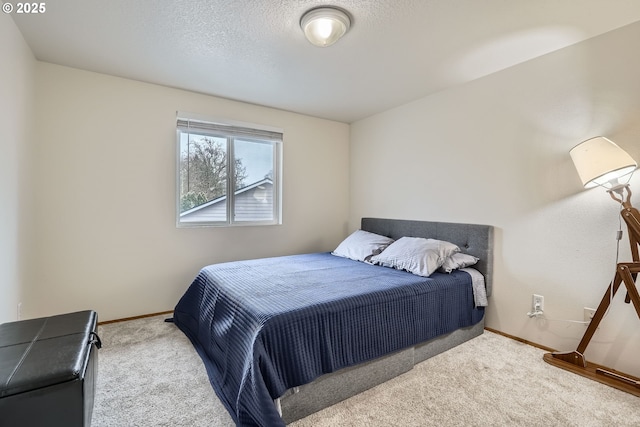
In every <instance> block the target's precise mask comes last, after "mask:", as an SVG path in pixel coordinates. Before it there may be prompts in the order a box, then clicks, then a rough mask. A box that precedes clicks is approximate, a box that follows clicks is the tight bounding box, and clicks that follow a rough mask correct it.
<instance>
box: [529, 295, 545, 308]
mask: <svg viewBox="0 0 640 427" xmlns="http://www.w3.org/2000/svg"><path fill="white" fill-rule="evenodd" d="M536 310H538V311H544V297H543V296H542V295H537V294H533V298H532V300H531V311H536Z"/></svg>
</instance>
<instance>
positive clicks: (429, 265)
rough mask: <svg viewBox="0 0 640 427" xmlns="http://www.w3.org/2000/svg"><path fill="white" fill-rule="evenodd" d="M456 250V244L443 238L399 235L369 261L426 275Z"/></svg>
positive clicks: (458, 249) (431, 272)
mask: <svg viewBox="0 0 640 427" xmlns="http://www.w3.org/2000/svg"><path fill="white" fill-rule="evenodd" d="M456 252H460V248H459V247H458V246H456V245H454V244H453V243H450V242H445V241H443V240H435V239H425V238H422V237H401V238H400V239H398V240H396V241H395V242H393V243H392V244H391V245H389V247H388V248H386V249H385V250H384V251H382V253H381V254H380V255H376V256H374V257H372V258H371V262H372V263H374V264H380V265H383V266H385V267H392V268H396V269H398V270H407V271H409V272H411V273H413V274H417V275H418V276H425V277H428V276H430V275H431V274H433V273H434V272H435V271H436V270H437V269H438V268H440V266H441V265H442V263H443V262H444V261H445V260H446V259H447V258H449V257H450V256H451V255H452V254H454V253H456Z"/></svg>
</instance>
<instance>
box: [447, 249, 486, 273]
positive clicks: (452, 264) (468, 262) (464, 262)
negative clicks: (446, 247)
mask: <svg viewBox="0 0 640 427" xmlns="http://www.w3.org/2000/svg"><path fill="white" fill-rule="evenodd" d="M478 261H480V258H476V257H474V256H473V255H469V254H463V253H462V252H458V253H455V254H453V255H451V256H450V257H449V258H447V259H445V260H444V263H443V264H442V267H440V271H441V272H443V273H451V272H452V271H453V270H457V269H459V268H466V267H471V266H472V265H475V264H477V263H478Z"/></svg>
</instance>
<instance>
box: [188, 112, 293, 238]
mask: <svg viewBox="0 0 640 427" xmlns="http://www.w3.org/2000/svg"><path fill="white" fill-rule="evenodd" d="M177 131H178V132H177V133H178V144H177V145H178V165H177V169H178V171H177V175H178V183H177V187H178V191H177V193H178V194H177V199H178V200H177V205H178V209H177V224H178V226H181V227H182V226H204V225H261V224H262V225H267V224H279V223H280V207H281V203H280V193H281V191H280V170H281V151H282V150H281V145H282V132H279V131H276V130H271V129H265V128H260V127H257V126H252V125H247V124H245V123H242V124H239V123H219V122H214V121H206V120H199V119H193V118H182V116H181V114H180V113H178V121H177Z"/></svg>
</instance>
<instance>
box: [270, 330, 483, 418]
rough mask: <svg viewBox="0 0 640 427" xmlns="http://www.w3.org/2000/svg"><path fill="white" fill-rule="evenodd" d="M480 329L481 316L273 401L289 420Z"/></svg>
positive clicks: (353, 392)
mask: <svg viewBox="0 0 640 427" xmlns="http://www.w3.org/2000/svg"><path fill="white" fill-rule="evenodd" d="M483 331H484V318H483V320H481V321H480V322H478V323H476V324H475V325H473V326H469V327H467V328H462V329H458V330H455V331H453V332H451V333H449V334H445V335H441V336H439V337H436V338H434V339H432V340H429V341H426V342H424V343H421V344H418V345H416V346H413V347H409V348H406V349H404V350H400V351H398V352H396V353H393V354H390V355H388V356H383V357H380V358H378V359H375V360H372V361H370V362H366V363H363V364H360V365H356V366H352V367H348V368H344V369H341V370H339V371H336V372H333V373H330V374H326V375H323V376H321V377H319V378H317V379H316V380H314V381H312V382H310V383H309V384H305V385H303V386H300V387H294V388H292V389H289V390H287V391H286V392H285V394H284V395H283V396H282V397H280V398H279V399H278V400H277V401H276V405H278V408H279V409H280V414H281V416H282V419H283V420H284V422H285V423H286V424H289V423H292V422H294V421H296V420H299V419H301V418H304V417H306V416H309V415H311V414H313V413H314V412H318V411H320V410H322V409H324V408H327V407H329V406H332V405H335V404H336V403H339V402H341V401H343V400H345V399H348V398H349V397H352V396H355V395H356V394H359V393H362V392H363V391H365V390H368V389H370V388H372V387H375V386H377V385H379V384H382V383H384V382H386V381H389V380H390V379H392V378H395V377H397V376H398V375H401V374H403V373H405V372H407V371H410V370H411V369H413V367H414V365H416V364H418V363H420V362H423V361H425V360H427V359H429V358H430V357H433V356H436V355H438V354H440V353H442V352H445V351H447V350H449V349H452V348H453V347H456V346H457V345H460V344H462V343H463V342H465V341H468V340H470V339H472V338H475V337H477V336H479V335H482V333H483Z"/></svg>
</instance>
